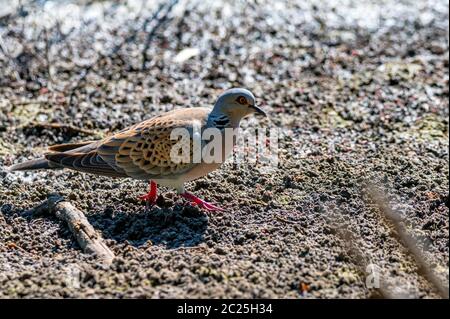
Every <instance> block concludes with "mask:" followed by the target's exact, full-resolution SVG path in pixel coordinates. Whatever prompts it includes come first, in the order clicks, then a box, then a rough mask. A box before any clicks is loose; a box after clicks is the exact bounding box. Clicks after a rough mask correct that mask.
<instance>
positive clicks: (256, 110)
mask: <svg viewBox="0 0 450 319" xmlns="http://www.w3.org/2000/svg"><path fill="white" fill-rule="evenodd" d="M250 108H252V109H254V110H255V113H257V114H261V115H263V116H265V117H267V113H266V112H265V111H264V110H263V109H262V108H260V107H259V106H256V105H250Z"/></svg>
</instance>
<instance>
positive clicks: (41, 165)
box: [8, 157, 60, 172]
mask: <svg viewBox="0 0 450 319" xmlns="http://www.w3.org/2000/svg"><path fill="white" fill-rule="evenodd" d="M52 168H60V166H57V165H55V164H53V163H50V162H49V161H48V160H46V159H45V158H44V157H42V158H38V159H34V160H29V161H26V162H23V163H19V164H15V165H12V166H10V167H9V168H8V170H9V171H10V172H14V171H27V170H34V169H52Z"/></svg>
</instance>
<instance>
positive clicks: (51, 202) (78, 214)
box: [31, 194, 115, 265]
mask: <svg viewBox="0 0 450 319" xmlns="http://www.w3.org/2000/svg"><path fill="white" fill-rule="evenodd" d="M31 212H32V213H38V214H39V213H47V212H48V213H51V214H54V215H55V216H56V217H57V218H58V219H59V220H61V221H64V222H66V223H67V225H68V226H69V229H70V231H71V232H72V234H73V235H74V236H75V238H76V240H77V242H78V244H79V245H80V247H81V249H82V250H83V251H84V252H85V253H88V254H92V255H94V256H96V257H97V258H98V259H99V260H100V261H101V262H102V263H103V264H105V265H110V264H111V263H112V261H113V260H114V257H115V256H114V253H113V252H112V251H111V250H110V249H109V248H108V246H106V244H105V243H104V242H103V239H102V237H101V236H100V234H98V233H97V232H96V231H95V229H94V227H92V225H91V224H90V223H89V221H88V219H87V218H86V216H85V215H84V213H83V212H82V211H80V210H79V209H77V208H76V207H75V206H73V205H72V204H71V203H70V202H68V201H66V200H65V199H64V198H63V197H62V196H60V195H58V194H51V195H49V196H48V199H47V200H46V201H44V202H43V203H42V204H40V205H39V206H37V207H35V208H34V209H32V210H31Z"/></svg>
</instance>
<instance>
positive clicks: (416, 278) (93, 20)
mask: <svg viewBox="0 0 450 319" xmlns="http://www.w3.org/2000/svg"><path fill="white" fill-rule="evenodd" d="M1 2H5V1H0V3H1ZM22 2H23V5H22V6H20V7H19V6H18V5H15V4H14V3H15V2H14V1H13V2H8V3H10V5H8V6H3V5H0V7H2V9H0V111H1V112H0V178H1V180H0V207H1V211H0V297H1V298H17V297H25V298H36V297H55V298H61V297H74V298H82V297H87V298H93V297H101V298H135V297H137V298H142V297H145V298H211V297H212V298H224V297H228V298H371V297H377V296H380V291H379V290H377V289H369V288H367V287H366V275H367V269H366V268H367V266H368V265H370V264H372V265H375V266H376V267H377V269H378V270H379V272H381V274H382V276H383V278H384V280H385V281H386V282H384V283H383V285H386V286H385V288H386V289H387V290H389V291H391V292H392V293H393V294H396V295H402V296H408V297H418V298H435V297H438V295H437V293H436V291H435V290H433V287H432V286H431V284H430V283H429V282H428V281H427V280H426V279H425V277H424V276H422V275H421V274H420V270H419V269H418V266H417V263H416V262H415V260H414V258H413V257H412V255H411V254H410V253H409V252H408V250H407V249H406V248H405V243H403V242H402V241H400V240H398V239H397V238H396V231H395V230H394V227H393V225H392V224H391V223H390V222H388V221H387V220H386V219H385V218H384V217H383V213H382V212H381V211H380V210H379V209H378V208H377V206H376V205H375V204H374V203H373V202H372V201H371V200H370V198H369V197H368V195H367V193H366V192H365V190H366V189H367V188H366V187H367V185H368V183H374V184H376V185H377V187H378V188H379V189H381V190H382V191H383V192H385V193H386V194H387V198H388V200H389V204H390V205H391V207H392V208H393V209H394V210H395V212H396V213H398V214H399V215H400V216H401V218H402V220H403V222H402V224H403V225H404V226H405V227H406V229H407V232H408V234H409V235H411V236H412V237H413V238H414V239H415V241H416V244H417V245H418V247H419V248H420V250H422V251H423V254H424V256H425V259H426V260H427V262H428V264H429V265H430V267H432V269H433V271H434V272H435V273H436V275H437V276H439V278H440V280H441V281H442V283H444V284H445V285H447V286H448V276H449V274H448V267H449V215H448V214H449V198H448V182H449V157H448V156H449V154H448V147H449V144H448V116H449V103H448V94H449V71H448V61H449V53H448V52H449V51H448V33H447V30H448V18H449V16H448V3H447V1H433V2H429V1H422V0H420V1H393V0H392V1H382V2H380V1H368V0H364V1H350V0H349V1H341V2H340V3H339V4H334V2H333V1H301V0H298V1H293V0H289V1H279V2H275V1H269V0H258V1H249V2H245V1H226V0H223V1H210V2H208V1H206V2H205V1H201V0H196V1H168V2H157V1H142V2H141V1H131V0H130V1H119V2H118V3H117V2H116V1H114V2H113V1H73V2H72V1H70V2H69V1H61V2H50V1H22ZM146 3H147V4H146ZM143 4H144V5H143ZM230 87H245V88H248V89H249V90H251V91H252V92H253V93H254V94H255V96H256V97H257V102H258V103H259V104H260V105H261V107H262V108H264V109H265V110H266V111H267V112H268V113H269V114H270V118H271V122H270V123H269V122H266V121H261V120H259V119H255V118H250V119H248V120H245V121H244V123H243V127H244V128H245V127H256V126H258V127H259V126H268V127H275V128H279V129H280V131H281V132H282V134H281V135H280V140H279V149H280V153H279V159H280V163H279V167H278V168H277V169H276V170H273V171H264V170H262V169H260V167H259V166H258V165H256V166H255V165H254V164H248V163H247V164H246V163H241V164H239V165H234V164H233V163H226V164H224V165H223V166H222V167H221V169H219V170H217V171H215V172H213V173H211V174H210V175H208V176H207V177H205V178H202V179H199V180H197V181H195V182H192V183H190V184H189V185H188V187H187V188H188V190H190V191H192V192H194V193H195V194H196V195H198V196H199V197H202V198H205V199H206V200H209V201H211V202H213V203H216V204H218V205H220V206H222V207H223V208H225V211H224V212H215V213H205V212H204V211H202V210H200V209H199V208H197V207H194V206H190V205H186V203H184V202H183V200H181V199H179V198H178V197H177V196H176V194H175V193H174V192H173V191H172V190H169V189H163V190H162V192H161V195H160V197H159V198H158V202H157V206H155V207H153V208H151V209H146V207H145V204H144V203H142V202H141V201H139V200H138V199H137V197H138V196H139V195H142V194H143V193H144V192H145V191H146V190H147V186H146V183H144V182H143V181H135V180H131V179H110V178H106V177H97V176H93V175H88V174H81V173H77V172H73V171H68V170H54V171H34V172H24V173H22V172H19V173H8V172H7V170H6V168H7V167H8V166H9V165H11V164H13V163H17V162H20V161H23V160H25V159H30V158H35V157H39V156H40V155H41V154H42V153H43V151H45V148H46V147H47V146H49V145H53V144H58V143H65V142H77V141H82V140H90V139H98V138H101V137H102V136H105V135H106V134H108V133H109V132H112V131H117V130H120V129H122V128H125V127H127V126H129V125H131V124H133V123H136V122H139V121H141V120H144V119H148V118H150V117H152V116H154V115H157V114H159V113H161V112H163V111H165V110H170V109H173V108H184V107H196V106H206V105H212V104H213V103H214V101H215V99H216V98H217V96H218V94H220V93H221V92H222V91H223V90H224V89H227V88H230ZM48 123H52V124H53V125H48ZM53 192H57V193H60V194H62V195H63V196H65V197H66V198H67V199H69V200H70V201H71V202H72V203H73V204H74V205H75V206H76V207H78V208H79V209H81V210H82V211H84V212H85V214H86V216H87V217H88V219H89V221H90V223H91V224H92V225H93V226H94V227H95V229H96V230H98V232H99V233H100V234H101V235H102V236H103V238H105V242H106V244H107V245H108V246H109V247H110V248H111V249H112V250H113V252H114V253H115V254H116V259H115V260H114V262H113V263H112V265H111V266H103V265H101V264H100V263H98V262H97V261H96V260H95V259H94V258H92V257H91V256H89V255H87V254H85V253H83V252H82V251H81V249H80V247H79V246H78V244H77V242H76V240H75V239H74V237H73V235H72V234H71V232H70V230H69V229H68V227H67V225H66V224H64V223H63V222H60V221H59V220H58V219H57V218H56V217H54V216H47V215H43V214H40V215H39V214H34V213H32V212H31V211H30V209H31V208H33V207H34V206H36V205H38V204H39V203H41V202H42V201H43V200H45V199H46V197H47V195H48V194H50V193H53ZM342 229H344V230H346V231H347V232H349V233H351V234H352V236H353V237H352V238H353V239H352V240H351V241H349V240H348V239H346V237H345V236H342V232H341V230H342ZM355 251H357V252H358V253H355ZM358 256H359V258H358ZM361 259H362V260H361ZM385 291H386V290H385Z"/></svg>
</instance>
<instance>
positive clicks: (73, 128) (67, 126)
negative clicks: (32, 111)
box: [26, 121, 104, 137]
mask: <svg viewBox="0 0 450 319" xmlns="http://www.w3.org/2000/svg"><path fill="white" fill-rule="evenodd" d="M26 126H28V127H33V128H44V129H61V130H68V131H71V132H76V133H82V134H85V135H94V136H98V137H103V136H104V134H103V132H97V131H91V130H88V129H84V128H80V127H76V126H74V125H71V124H61V123H40V122H35V121H32V122H30V123H28V124H27V125H26Z"/></svg>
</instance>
